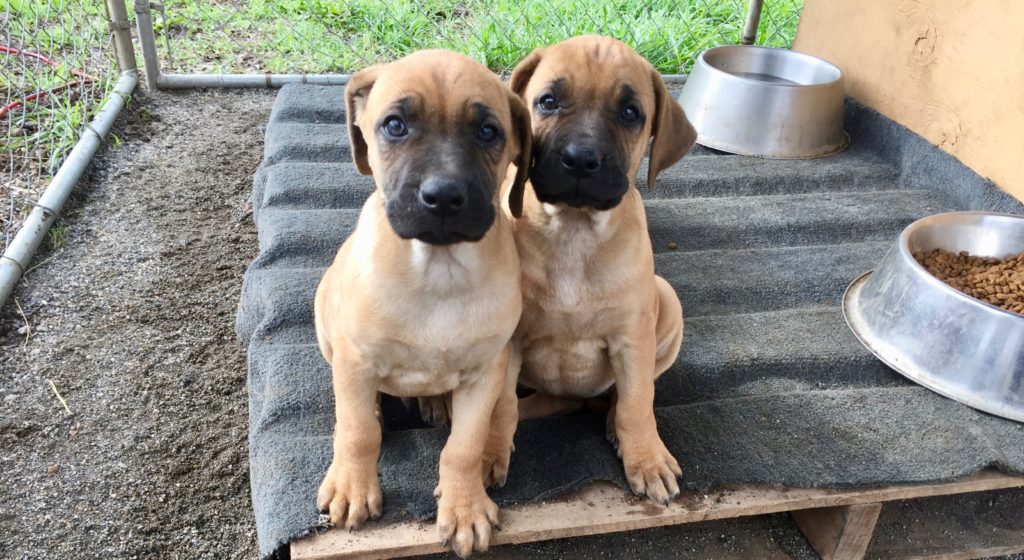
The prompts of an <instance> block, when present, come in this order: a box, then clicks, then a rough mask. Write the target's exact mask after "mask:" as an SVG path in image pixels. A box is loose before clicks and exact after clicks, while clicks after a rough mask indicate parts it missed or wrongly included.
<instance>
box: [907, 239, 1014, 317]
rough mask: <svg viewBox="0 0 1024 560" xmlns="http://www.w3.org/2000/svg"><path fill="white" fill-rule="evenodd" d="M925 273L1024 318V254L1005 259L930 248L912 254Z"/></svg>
mask: <svg viewBox="0 0 1024 560" xmlns="http://www.w3.org/2000/svg"><path fill="white" fill-rule="evenodd" d="M914 258H915V259H917V262H919V263H921V266H923V267H925V269H927V270H928V272H931V273H932V274H933V275H935V277H936V278H938V279H939V280H942V281H943V282H945V283H946V284H949V285H950V286H952V287H954V288H956V289H958V290H960V291H961V292H963V293H965V294H967V295H969V296H974V297H976V298H978V299H980V300H981V301H984V302H987V303H991V304H992V305H994V306H996V307H1001V308H1003V309H1005V310H1007V311H1013V312H1014V313H1020V314H1021V315H1024V253H1021V254H1019V255H1016V256H1012V257H1007V258H1005V259H992V258H986V257H974V256H971V255H970V254H969V253H968V252H967V251H960V253H959V254H957V253H951V252H949V251H944V250H942V249H934V250H932V251H929V252H920V253H914Z"/></svg>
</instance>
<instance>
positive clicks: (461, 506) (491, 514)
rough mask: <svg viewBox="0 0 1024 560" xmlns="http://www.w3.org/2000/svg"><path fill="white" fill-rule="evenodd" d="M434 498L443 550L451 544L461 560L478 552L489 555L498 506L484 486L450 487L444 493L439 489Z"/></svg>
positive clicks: (496, 522) (443, 490)
mask: <svg viewBox="0 0 1024 560" xmlns="http://www.w3.org/2000/svg"><path fill="white" fill-rule="evenodd" d="M434 496H435V497H437V533H438V536H439V537H440V538H441V546H443V547H447V546H448V544H449V543H451V545H452V551H454V552H455V554H458V555H459V557H461V558H466V557H468V556H469V555H470V554H471V553H472V552H473V551H474V550H475V551H477V552H486V551H487V547H488V546H489V545H490V542H491V526H498V506H497V505H496V504H495V503H494V502H493V501H491V498H490V497H488V496H487V492H485V491H484V487H483V485H479V486H478V485H475V484H459V485H449V486H448V487H446V488H444V489H442V487H441V486H438V487H437V489H436V490H435V491H434ZM499 528H500V527H499Z"/></svg>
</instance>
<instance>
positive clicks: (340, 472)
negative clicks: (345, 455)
mask: <svg viewBox="0 0 1024 560" xmlns="http://www.w3.org/2000/svg"><path fill="white" fill-rule="evenodd" d="M381 503H382V499H381V494H380V483H379V482H378V481H377V465H376V463H375V462H373V463H369V464H365V465H364V464H355V463H348V462H338V461H335V462H333V463H331V466H330V468H329V469H327V475H326V476H324V481H323V482H322V483H321V484H320V491H319V492H318V493H317V499H316V504H317V507H318V508H319V509H320V511H321V512H324V513H328V514H330V518H331V523H333V524H334V526H335V527H341V526H342V525H344V526H345V528H346V529H349V530H352V529H355V528H356V527H358V526H360V525H361V524H362V523H363V522H364V521H366V520H367V519H369V518H371V517H379V516H380V514H381Z"/></svg>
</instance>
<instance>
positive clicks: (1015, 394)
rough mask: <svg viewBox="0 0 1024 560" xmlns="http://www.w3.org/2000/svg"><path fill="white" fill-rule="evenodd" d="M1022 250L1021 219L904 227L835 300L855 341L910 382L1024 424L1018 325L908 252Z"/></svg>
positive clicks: (1023, 329)
mask: <svg viewBox="0 0 1024 560" xmlns="http://www.w3.org/2000/svg"><path fill="white" fill-rule="evenodd" d="M936 248H940V249H945V250H947V251H954V252H959V251H968V252H970V253H971V254H972V255H978V256H985V257H998V258H1004V257H1008V256H1011V255H1015V254H1017V253H1020V252H1021V251H1024V217H1021V216H1014V215H1010V214H993V213H988V212H953V213H949V214H938V215H935V216H930V217H927V218H923V219H921V220H918V221H916V222H914V223H913V224H910V225H909V226H907V228H906V229H905V230H903V233H902V234H900V237H899V240H897V242H896V243H895V244H894V245H893V247H892V248H891V249H889V252H888V253H887V254H886V256H885V258H883V259H882V262H881V263H880V264H879V265H878V268H877V269H875V271H874V272H869V273H867V274H865V275H863V276H861V277H860V278H858V279H856V280H854V282H853V283H852V284H850V287H849V288H847V290H846V295H845V296H843V313H844V314H845V315H846V322H847V324H848V325H850V328H851V329H852V330H853V333H854V334H855V335H857V338H859V339H860V341H861V342H862V343H864V346H866V347H867V348H868V349H869V350H871V351H872V352H873V353H874V354H875V355H876V356H878V358H879V359H881V360H882V361H883V362H885V363H886V364H888V365H889V366H890V367H892V368H893V369H895V370H896V371H898V372H900V373H901V374H903V375H904V376H906V377H908V378H910V379H911V380H913V381H915V382H917V383H919V384H921V385H924V386H925V387H928V388H929V389H932V390H934V391H936V392H938V393H941V394H943V395H946V396H947V397H950V398H953V399H956V400H958V401H960V402H962V403H964V404H967V405H969V406H972V407H974V408H977V409H979V410H984V411H985V412H990V413H992V414H995V415H998V416H1002V417H1004V418H1009V419H1011V420H1016V421H1018V422H1024V316H1021V315H1018V314H1016V313H1012V312H1010V311H1006V310H1003V309H1000V308H998V307H995V306H994V305H989V304H988V303H985V302H983V301H981V300H977V299H975V298H973V297H971V296H968V295H967V294H964V293H962V292H960V291H959V290H956V289H954V288H951V287H949V286H947V285H946V284H945V283H943V282H942V281H941V280H939V279H938V278H936V277H934V276H932V275H931V273H929V272H928V271H927V270H925V269H924V267H922V266H921V265H920V264H918V263H917V261H916V260H914V257H913V255H912V253H913V252H917V251H930V250H932V249H936Z"/></svg>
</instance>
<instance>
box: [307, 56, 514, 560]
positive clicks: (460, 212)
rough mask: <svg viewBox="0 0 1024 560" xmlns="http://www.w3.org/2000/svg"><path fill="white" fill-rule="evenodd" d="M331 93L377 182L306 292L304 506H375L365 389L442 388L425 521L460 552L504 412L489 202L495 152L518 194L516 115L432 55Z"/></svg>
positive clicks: (505, 359) (501, 299) (503, 341)
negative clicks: (320, 370)
mask: <svg viewBox="0 0 1024 560" xmlns="http://www.w3.org/2000/svg"><path fill="white" fill-rule="evenodd" d="M345 103H346V108H347V111H348V129H349V136H350V139H351V144H352V155H353V158H354V160H355V163H356V166H357V167H358V169H359V171H360V172H361V173H363V174H370V175H373V177H374V181H375V183H376V186H377V188H376V190H375V192H374V193H373V194H372V195H371V196H370V198H369V199H368V200H367V201H366V203H365V205H364V206H363V208H362V213H361V214H360V216H359V221H358V224H357V226H356V229H355V231H354V232H353V233H352V235H351V236H350V237H349V238H348V239H347V240H346V241H345V243H344V244H343V245H342V246H341V249H340V250H339V251H338V254H337V256H336V258H335V260H334V263H333V264H332V265H331V266H330V268H329V269H328V270H327V273H326V274H325V276H324V278H323V280H322V281H321V282H320V286H319V288H318V289H317V294H316V302H315V314H316V332H317V340H318V342H319V345H320V350H321V352H322V353H323V356H324V358H325V359H326V360H327V362H328V363H329V364H330V365H331V369H332V378H333V385H334V395H335V402H336V419H337V422H336V424H335V430H334V458H333V461H332V463H331V465H330V468H329V469H328V471H327V474H326V476H325V477H324V480H323V483H322V484H321V486H320V491H319V495H318V498H317V503H318V505H319V507H320V508H321V509H322V510H324V511H326V512H329V514H330V519H331V522H332V523H334V524H335V525H339V526H340V525H344V526H346V527H348V528H350V529H351V528H354V527H356V526H358V525H360V524H361V523H362V522H363V521H365V520H366V519H367V518H369V517H374V516H378V515H380V513H381V505H382V504H381V491H380V486H379V483H378V469H377V460H378V455H379V454H380V445H381V426H380V424H379V419H378V415H379V411H378V410H377V402H378V392H384V393H387V394H390V395H395V396H399V397H421V396H432V395H441V394H443V393H450V394H451V422H452V429H451V435H450V436H449V438H448V442H447V444H446V445H445V447H444V450H443V451H442V452H441V459H440V480H439V483H438V486H437V490H436V492H435V495H436V496H437V500H438V513H437V527H438V531H439V533H440V538H441V540H442V542H443V543H445V544H447V543H448V542H449V541H450V542H451V543H452V548H453V550H454V551H455V552H456V553H458V554H459V555H460V556H466V555H468V554H469V553H470V552H472V551H473V550H474V549H475V550H486V549H487V546H488V542H489V539H490V532H491V526H492V525H493V524H496V523H497V520H498V519H497V515H498V508H497V506H496V505H495V504H494V502H493V501H491V499H490V498H489V497H488V496H487V493H486V491H485V484H502V483H504V480H505V476H506V472H507V469H508V462H509V454H510V452H511V447H512V436H513V435H514V433H515V426H516V421H517V409H516V395H515V383H516V376H515V375H516V372H517V370H518V363H517V361H513V363H511V364H510V345H509V340H510V338H511V336H512V334H513V332H514V331H515V327H516V324H517V323H518V321H519V317H520V312H521V308H522V299H521V295H520V284H519V278H520V275H519V257H518V254H517V252H516V248H515V244H514V241H513V239H512V230H511V226H510V222H509V219H508V217H507V216H506V215H505V214H504V213H502V212H498V211H497V207H498V205H499V196H500V194H499V186H500V185H502V184H503V183H504V182H505V175H506V173H507V172H508V170H509V168H510V164H511V163H516V164H517V166H518V169H519V170H521V171H520V172H519V173H518V174H517V176H516V177H515V178H514V179H513V180H512V181H511V183H512V184H513V186H512V191H513V195H512V199H513V200H514V201H517V202H516V203H515V204H514V205H515V206H517V207H518V201H519V200H520V199H521V197H522V189H523V183H524V182H525V180H526V177H525V174H526V170H527V169H528V167H529V164H528V162H529V158H530V138H531V135H530V123H529V113H528V110H527V109H526V107H525V105H524V104H523V102H522V101H521V100H520V99H519V98H518V97H516V96H515V95H513V94H511V93H510V92H509V91H508V89H507V88H505V87H504V85H503V84H502V83H501V81H500V80H499V79H498V78H497V77H496V76H495V75H494V74H492V73H491V72H490V71H488V70H487V69H486V68H484V67H483V66H481V65H480V64H478V63H477V62H475V61H473V60H471V59H469V58H467V57H465V56H462V55H459V54H456V53H452V52H447V51H421V52H418V53H415V54H412V55H410V56H408V57H406V58H403V59H401V60H399V61H397V62H394V63H391V64H387V65H382V66H374V67H371V68H367V69H366V70H363V71H361V72H359V73H357V74H355V75H353V76H352V79H351V81H350V82H349V84H348V87H347V89H346V90H345ZM513 169H515V168H513ZM517 193H518V194H517Z"/></svg>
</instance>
